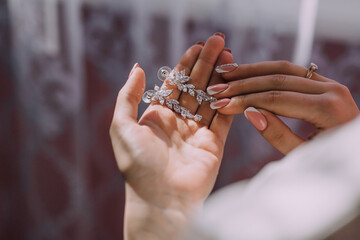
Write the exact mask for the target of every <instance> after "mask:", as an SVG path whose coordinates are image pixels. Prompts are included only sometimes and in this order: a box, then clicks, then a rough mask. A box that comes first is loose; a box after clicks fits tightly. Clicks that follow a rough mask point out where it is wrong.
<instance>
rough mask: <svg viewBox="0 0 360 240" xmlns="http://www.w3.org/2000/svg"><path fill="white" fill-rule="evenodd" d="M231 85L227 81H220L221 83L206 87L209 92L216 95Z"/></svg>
mask: <svg viewBox="0 0 360 240" xmlns="http://www.w3.org/2000/svg"><path fill="white" fill-rule="evenodd" d="M228 87H229V84H227V83H220V84H216V85H213V86H210V87H208V88H207V89H206V91H207V93H208V94H209V95H215V94H217V93H220V92H222V91H224V90H225V89H227V88H228Z"/></svg>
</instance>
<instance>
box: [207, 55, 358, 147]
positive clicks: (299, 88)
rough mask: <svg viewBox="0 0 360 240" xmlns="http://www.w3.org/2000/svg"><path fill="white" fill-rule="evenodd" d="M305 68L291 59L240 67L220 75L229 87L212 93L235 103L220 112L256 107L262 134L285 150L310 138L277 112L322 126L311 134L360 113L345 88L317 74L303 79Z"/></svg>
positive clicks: (236, 112)
mask: <svg viewBox="0 0 360 240" xmlns="http://www.w3.org/2000/svg"><path fill="white" fill-rule="evenodd" d="M306 72H307V69H306V68H304V67H300V66H297V65H295V64H292V63H290V62H287V61H274V62H261V63H255V64H245V65H240V66H239V67H237V68H236V69H235V70H234V71H232V72H230V73H223V74H222V77H223V78H224V79H225V80H226V81H228V85H229V86H228V88H227V89H226V90H224V91H222V92H220V93H218V94H215V95H214V96H215V97H216V98H217V99H230V100H231V101H230V102H229V103H228V104H227V105H226V106H225V107H222V108H220V109H218V111H219V112H220V113H223V114H229V115H232V114H239V113H243V112H244V110H245V109H246V108H248V107H255V108H256V109H258V110H259V111H260V112H261V113H262V114H263V115H264V116H265V117H266V120H267V128H266V129H265V130H262V131H259V132H260V134H262V135H263V136H264V138H265V139H266V140H267V141H268V142H269V143H270V144H272V145H273V146H274V147H275V148H276V149H278V150H279V151H280V152H282V153H283V154H287V153H289V152H290V151H291V150H293V149H294V148H295V147H297V146H298V145H300V144H301V143H303V142H304V141H306V140H305V139H302V138H301V137H299V136H297V135H296V134H294V133H293V132H292V131H291V129H290V128H288V127H287V126H286V125H285V124H284V123H283V122H282V121H281V120H280V119H279V118H278V117H277V116H276V115H280V116H285V117H290V118H296V119H302V120H304V121H307V122H310V123H312V124H313V125H314V126H315V127H316V128H317V129H318V131H317V132H315V133H314V134H313V136H315V135H316V134H317V133H320V132H323V131H326V130H328V129H331V128H334V127H337V126H339V125H341V124H344V123H346V122H348V121H350V120H352V119H354V118H355V117H356V116H358V115H359V109H358V107H357V106H356V104H355V101H354V99H353V98H352V96H351V93H350V92H349V90H348V88H347V87H346V86H344V85H342V84H340V83H338V82H336V81H334V80H331V79H328V78H326V77H323V76H321V75H319V74H317V73H314V74H313V76H312V77H311V79H307V78H304V76H305V74H306ZM275 114H276V115H275Z"/></svg>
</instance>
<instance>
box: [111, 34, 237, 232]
mask: <svg viewBox="0 0 360 240" xmlns="http://www.w3.org/2000/svg"><path fill="white" fill-rule="evenodd" d="M223 49H224V37H222V36H221V35H220V34H215V35H214V36H212V37H210V38H209V39H208V41H207V42H206V44H205V45H204V44H203V43H200V44H197V45H194V46H192V47H191V48H189V49H188V50H187V52H186V53H185V55H184V56H183V57H182V59H181V60H180V62H179V64H178V65H177V67H176V68H177V69H178V70H183V69H185V71H186V74H187V75H189V74H190V77H191V80H190V82H189V83H192V84H194V85H195V87H196V89H203V90H205V89H206V87H207V85H208V83H209V82H210V83H211V84H216V83H219V82H220V81H221V78H220V75H219V74H218V73H216V72H215V71H214V66H215V65H221V64H225V63H230V62H232V61H233V59H232V55H231V54H230V53H229V52H227V51H223ZM144 87H145V75H144V72H143V70H142V69H141V68H140V67H138V66H137V67H135V69H134V70H133V71H132V72H131V74H130V76H129V79H128V81H127V82H126V84H125V86H124V87H123V88H122V89H121V90H120V92H119V95H118V99H117V103H116V108H115V113H114V118H113V122H112V125H111V129H110V135H111V140H112V144H113V149H114V152H115V157H116V160H117V163H118V166H119V168H120V171H121V172H122V174H123V176H124V178H125V180H126V208H125V227H124V229H125V238H126V239H132V238H136V239H153V238H156V239H175V238H176V236H177V235H178V233H179V231H181V229H182V227H184V225H185V224H186V222H187V220H188V218H189V216H190V215H191V214H192V213H193V212H194V211H195V210H196V209H197V208H198V207H199V205H200V206H201V204H202V203H203V201H204V200H205V198H206V197H207V196H208V195H209V193H210V191H211V190H212V188H213V186H214V183H215V179H216V176H217V173H218V170H219V166H220V162H221V159H222V155H223V148H224V144H225V140H226V137H227V134H228V131H229V129H230V125H231V122H232V116H225V115H222V114H218V113H216V111H214V110H212V109H210V107H209V104H208V103H203V104H201V105H200V106H199V105H198V103H197V102H196V100H195V99H194V97H192V96H190V95H189V94H187V93H182V94H180V92H179V91H178V90H177V89H175V88H174V91H173V93H172V94H171V95H170V98H174V99H177V100H179V102H180V105H181V106H184V107H186V108H187V109H189V110H190V111H191V113H193V114H195V113H198V114H201V115H202V116H203V119H202V120H201V121H200V123H197V122H195V121H193V120H189V119H183V118H182V117H181V116H180V115H179V114H176V113H174V112H173V111H171V110H170V109H168V108H166V107H164V106H162V105H159V104H151V105H150V106H149V107H148V109H147V110H146V111H145V113H144V114H143V116H142V117H141V119H140V121H139V122H137V120H136V119H137V111H138V106H137V105H138V104H139V102H140V100H141V97H142V94H143V92H144ZM175 87H176V86H175Z"/></svg>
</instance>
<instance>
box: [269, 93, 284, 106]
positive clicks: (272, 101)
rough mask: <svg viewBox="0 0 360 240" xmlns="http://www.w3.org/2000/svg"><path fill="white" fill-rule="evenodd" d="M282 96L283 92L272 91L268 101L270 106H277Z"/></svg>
mask: <svg viewBox="0 0 360 240" xmlns="http://www.w3.org/2000/svg"><path fill="white" fill-rule="evenodd" d="M281 95H282V93H281V91H270V92H268V93H267V100H268V101H269V103H270V104H276V103H277V102H278V99H279V98H280V97H281Z"/></svg>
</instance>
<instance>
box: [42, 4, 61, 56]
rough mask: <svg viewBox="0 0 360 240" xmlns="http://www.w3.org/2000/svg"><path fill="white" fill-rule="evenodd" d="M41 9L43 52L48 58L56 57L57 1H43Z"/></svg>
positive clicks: (57, 33) (57, 36) (57, 47)
mask: <svg viewBox="0 0 360 240" xmlns="http://www.w3.org/2000/svg"><path fill="white" fill-rule="evenodd" d="M43 7H44V16H45V19H44V25H45V27H44V32H45V34H44V35H45V36H44V38H45V45H44V46H45V51H46V53H47V54H48V55H50V56H57V55H58V53H59V31H58V30H59V28H58V26H59V22H58V20H59V15H58V0H44V1H43Z"/></svg>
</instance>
